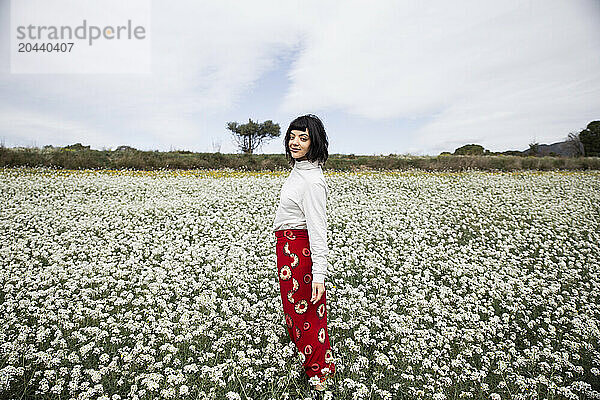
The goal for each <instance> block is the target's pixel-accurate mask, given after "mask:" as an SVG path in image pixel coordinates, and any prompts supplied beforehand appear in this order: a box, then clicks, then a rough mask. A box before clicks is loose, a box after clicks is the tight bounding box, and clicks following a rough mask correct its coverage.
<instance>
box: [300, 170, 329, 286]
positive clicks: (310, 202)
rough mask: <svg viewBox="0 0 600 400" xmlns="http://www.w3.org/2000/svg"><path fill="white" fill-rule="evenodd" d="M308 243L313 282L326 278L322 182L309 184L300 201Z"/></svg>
mask: <svg viewBox="0 0 600 400" xmlns="http://www.w3.org/2000/svg"><path fill="white" fill-rule="evenodd" d="M302 208H303V210H302V211H303V212H304V216H305V217H306V227H307V230H308V238H309V242H310V254H311V259H312V263H313V265H312V275H313V282H315V283H324V282H325V278H326V277H327V273H328V271H327V254H328V250H329V249H328V247H327V187H326V186H325V183H324V182H322V181H316V182H309V183H308V186H307V188H306V191H305V193H304V196H303V199H302Z"/></svg>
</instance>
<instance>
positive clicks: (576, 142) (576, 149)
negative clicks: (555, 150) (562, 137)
mask: <svg viewBox="0 0 600 400" xmlns="http://www.w3.org/2000/svg"><path fill="white" fill-rule="evenodd" d="M566 143H567V149H568V150H569V153H570V154H572V155H573V156H574V157H580V156H582V155H583V154H584V153H583V144H582V143H581V140H580V139H579V133H578V132H569V135H568V136H567V140H566Z"/></svg>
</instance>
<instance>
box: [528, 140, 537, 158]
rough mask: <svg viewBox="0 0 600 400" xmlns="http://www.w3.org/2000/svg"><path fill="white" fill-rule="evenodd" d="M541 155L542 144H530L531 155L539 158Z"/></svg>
mask: <svg viewBox="0 0 600 400" xmlns="http://www.w3.org/2000/svg"><path fill="white" fill-rule="evenodd" d="M539 153H540V144H539V143H538V142H533V143H529V152H528V154H529V155H532V156H537V155H539Z"/></svg>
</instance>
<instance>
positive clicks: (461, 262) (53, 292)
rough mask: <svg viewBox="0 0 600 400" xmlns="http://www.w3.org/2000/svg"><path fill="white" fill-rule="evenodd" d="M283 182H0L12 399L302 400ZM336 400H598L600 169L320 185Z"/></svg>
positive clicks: (1, 323) (383, 176)
mask: <svg viewBox="0 0 600 400" xmlns="http://www.w3.org/2000/svg"><path fill="white" fill-rule="evenodd" d="M287 174H288V172H236V171H233V170H212V171H201V170H190V171H154V172H144V171H109V170H103V171H93V170H84V171H75V170H52V169H28V168H15V169H12V168H6V169H3V170H1V171H0V204H1V209H0V243H1V246H0V398H2V399H100V400H119V399H229V400H231V399H240V400H242V399H243V400H245V399H252V400H259V399H264V400H269V399H286V400H288V399H289V400H292V399H305V398H307V397H310V395H311V394H310V393H311V389H310V386H309V384H308V380H307V378H306V376H305V374H304V371H303V370H302V367H301V363H300V358H299V354H298V353H297V351H296V350H295V347H294V345H293V344H292V343H291V341H290V339H289V337H288V336H287V331H286V329H285V320H284V316H283V313H282V304H281V297H280V293H279V283H278V278H277V273H276V256H275V244H276V238H275V235H274V233H273V231H272V222H273V218H274V214H275V211H276V208H277V204H278V201H279V194H280V189H281V185H282V184H283V182H284V180H285V178H286V177H287ZM325 178H326V180H327V183H328V185H329V198H328V200H327V209H328V227H329V230H328V243H329V255H328V260H329V263H330V266H329V268H330V276H329V277H328V279H326V282H325V287H326V290H327V307H328V310H327V314H328V325H329V336H330V341H331V345H332V350H333V354H334V361H335V362H336V375H335V376H334V378H333V382H332V384H331V385H330V387H329V389H328V390H329V392H328V393H327V394H326V398H335V399H352V400H357V399H385V400H390V399H435V400H446V399H448V400H450V399H492V400H499V399H515V400H516V399H568V400H576V399H600V370H599V369H600V172H598V171H579V172H566V171H547V172H546V171H545V172H535V171H524V172H512V173H510V172H502V173H493V172H480V171H468V172H460V173H443V172H423V171H417V170H413V171H362V172H333V171H331V172H329V171H328V172H326V173H325Z"/></svg>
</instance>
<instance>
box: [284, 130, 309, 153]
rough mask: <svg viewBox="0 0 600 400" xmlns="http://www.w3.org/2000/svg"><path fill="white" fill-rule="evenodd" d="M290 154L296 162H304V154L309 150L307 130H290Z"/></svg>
mask: <svg viewBox="0 0 600 400" xmlns="http://www.w3.org/2000/svg"><path fill="white" fill-rule="evenodd" d="M288 146H289V148H290V153H292V157H294V159H295V160H296V161H302V160H306V153H308V150H309V149H310V136H309V135H308V128H306V131H304V132H303V131H297V130H292V131H291V132H290V141H289V142H288Z"/></svg>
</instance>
